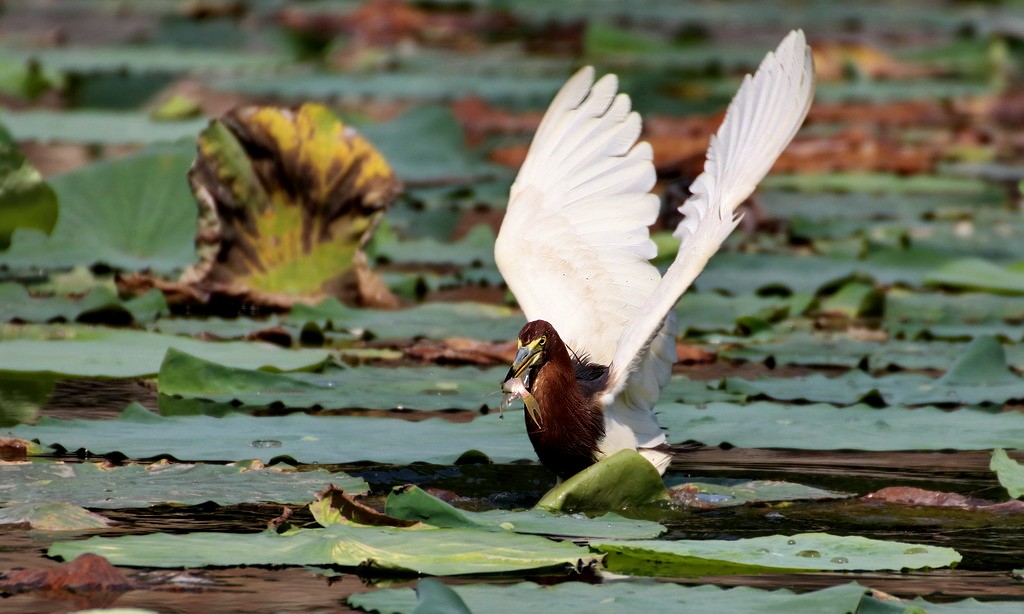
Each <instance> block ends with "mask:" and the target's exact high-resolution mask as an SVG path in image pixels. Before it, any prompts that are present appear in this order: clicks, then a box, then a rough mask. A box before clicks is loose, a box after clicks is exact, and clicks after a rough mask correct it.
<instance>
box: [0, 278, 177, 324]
mask: <svg viewBox="0 0 1024 614" xmlns="http://www.w3.org/2000/svg"><path fill="white" fill-rule="evenodd" d="M168 314H170V309H169V308H168V306H167V300H166V299H165V298H164V295H163V293H162V292H160V291H159V290H156V289H153V290H150V291H149V292H147V293H146V294H144V295H142V296H138V297H135V298H133V299H129V300H121V298H120V297H118V296H117V294H116V293H115V292H114V291H113V290H111V289H109V288H107V287H106V286H95V287H93V288H92V289H91V290H89V292H88V293H87V294H86V295H85V296H83V297H81V298H78V299H74V298H69V297H64V296H47V297H33V296H32V295H30V294H29V292H28V290H27V289H26V288H25V286H22V285H21V284H17V283H13V282H4V283H0V320H3V321H10V320H18V321H21V322H50V321H53V320H64V321H66V322H74V321H78V320H81V321H84V320H88V321H91V322H97V321H105V322H112V323H115V324H127V323H129V322H139V323H141V322H148V321H151V320H154V319H156V318H157V316H162V315H168Z"/></svg>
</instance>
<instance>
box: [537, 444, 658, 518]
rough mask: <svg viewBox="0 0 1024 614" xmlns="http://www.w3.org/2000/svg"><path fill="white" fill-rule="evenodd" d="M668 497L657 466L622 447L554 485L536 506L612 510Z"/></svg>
mask: <svg viewBox="0 0 1024 614" xmlns="http://www.w3.org/2000/svg"><path fill="white" fill-rule="evenodd" d="M668 499H669V494H668V491H667V490H666V488H665V484H664V483H663V482H662V481H661V475H660V474H659V473H658V470H657V469H655V468H654V465H652V464H651V463H650V462H649V461H648V460H647V459H645V458H644V457H643V456H641V455H640V454H639V453H638V452H637V451H636V450H620V451H619V452H616V453H615V454H613V455H611V456H609V457H607V458H605V459H602V460H601V461H600V462H598V463H595V464H593V465H591V466H590V467H587V468H586V469H584V470H583V471H581V472H579V473H577V474H576V475H574V476H572V477H571V478H569V479H568V480H566V481H565V482H562V483H561V484H559V485H558V486H555V487H554V488H553V489H551V490H550V491H549V492H548V493H547V494H545V495H544V496H543V497H542V498H541V500H540V501H538V502H537V507H538V508H540V509H546V510H549V511H560V512H569V513H572V512H583V511H595V512H609V511H622V510H625V509H630V508H634V507H639V506H643V505H647V504H651V503H656V502H661V501H667V500H668Z"/></svg>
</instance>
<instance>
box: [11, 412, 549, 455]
mask: <svg viewBox="0 0 1024 614" xmlns="http://www.w3.org/2000/svg"><path fill="white" fill-rule="evenodd" d="M513 415H515V414H513ZM11 433H12V434H14V435H15V436H17V437H21V438H23V439H39V440H40V441H41V442H43V443H44V444H60V445H61V446H62V447H64V448H65V449H69V450H77V449H79V448H85V449H87V450H89V451H90V452H92V453H94V454H107V453H110V452H115V451H116V452H120V453H122V454H124V455H125V456H128V457H129V458H132V459H145V458H152V457H153V456H155V455H157V454H167V455H170V456H173V457H175V458H177V459H179V460H189V461H225V460H240V459H251V458H256V459H259V460H261V461H263V462H265V463H271V462H273V460H274V459H277V458H292V459H295V460H296V461H300V462H303V463H320V464H327V463H351V462H357V461H363V460H369V461H376V462H381V463H411V462H414V461H426V462H432V463H439V464H452V463H454V462H455V461H456V460H457V459H458V458H459V457H460V456H461V455H462V453H463V452H465V451H466V450H469V449H477V450H481V451H483V452H484V453H486V454H487V455H488V456H489V457H491V459H492V460H494V461H495V462H501V463H505V462H511V461H514V460H519V459H524V458H525V459H533V458H536V455H535V454H534V452H533V448H532V446H531V445H530V440H529V438H528V437H527V436H526V425H525V423H524V421H523V420H522V419H517V420H501V419H499V418H498V416H496V415H493V414H491V415H487V416H481V417H479V418H476V419H475V420H473V421H471V422H466V423H456V422H449V421H447V420H444V419H442V418H430V419H428V420H423V421H420V422H408V421H405V420H399V419H389V418H366V417H361V416H311V415H307V414H290V415H287V416H260V417H255V416H248V415H244V414H229V415H227V416H225V417H223V418H211V417H209V416H172V417H163V416H158V415H156V414H154V413H152V412H150V411H149V410H147V409H145V408H143V407H141V406H140V405H137V404H132V405H129V406H128V407H127V408H126V409H125V411H124V412H123V413H122V414H121V416H119V417H118V418H117V419H115V420H102V421H97V420H55V419H51V418H45V417H44V418H41V419H40V420H39V423H38V424H36V425H35V426H27V425H19V426H16V427H14V428H13V429H11ZM210 433H216V434H217V436H216V437H210ZM458 442H461V443H458Z"/></svg>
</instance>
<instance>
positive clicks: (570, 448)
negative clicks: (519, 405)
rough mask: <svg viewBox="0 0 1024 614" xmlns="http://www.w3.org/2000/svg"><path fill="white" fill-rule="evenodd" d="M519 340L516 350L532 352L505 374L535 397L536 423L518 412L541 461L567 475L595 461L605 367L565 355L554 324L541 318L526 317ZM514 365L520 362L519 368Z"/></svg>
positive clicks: (601, 421)
mask: <svg viewBox="0 0 1024 614" xmlns="http://www.w3.org/2000/svg"><path fill="white" fill-rule="evenodd" d="M538 342H539V344H538ZM519 344H520V347H521V348H522V349H521V350H520V352H521V353H522V352H523V350H525V349H526V348H529V347H531V346H533V347H535V349H536V352H535V353H536V355H537V358H536V359H532V356H533V354H530V355H529V358H527V360H528V361H529V362H530V365H529V366H526V367H523V365H519V364H514V365H513V366H512V368H511V369H509V372H508V375H507V376H506V378H505V379H506V380H508V379H511V378H513V377H520V378H521V379H522V380H523V383H524V384H525V385H526V389H527V390H529V391H530V393H531V394H532V395H533V396H534V398H536V399H537V404H538V405H539V407H540V420H539V424H538V421H537V420H535V419H534V418H533V416H531V415H530V414H529V413H526V412H524V416H525V419H526V430H527V432H528V433H529V435H530V442H531V443H532V444H533V449H534V450H536V452H537V457H538V458H540V461H541V462H542V463H543V464H544V466H545V467H547V468H548V469H550V470H551V471H552V472H553V473H554V474H555V475H557V476H558V477H560V478H562V479H567V478H569V477H570V476H572V475H574V474H576V473H578V472H580V471H582V470H583V469H586V468H587V467H589V466H590V465H592V464H594V463H595V462H596V461H597V457H596V455H597V452H598V443H599V442H600V441H601V439H602V438H603V437H604V413H603V412H602V410H601V407H600V405H599V404H598V402H597V395H598V394H599V392H600V391H601V390H602V388H603V387H604V384H605V381H606V379H607V376H608V368H607V367H605V366H602V365H595V364H593V363H590V362H589V361H587V359H586V357H577V356H575V355H570V351H569V349H568V348H567V347H566V345H565V343H563V342H562V339H561V338H560V337H559V336H558V333H557V332H556V331H555V328H554V327H553V326H551V324H549V323H547V322H545V321H544V320H535V321H533V322H529V323H527V324H526V326H524V327H523V329H522V330H521V331H519ZM517 358H518V357H517ZM531 359H532V360H531ZM517 367H522V368H520V369H518V370H519V373H516V371H517Z"/></svg>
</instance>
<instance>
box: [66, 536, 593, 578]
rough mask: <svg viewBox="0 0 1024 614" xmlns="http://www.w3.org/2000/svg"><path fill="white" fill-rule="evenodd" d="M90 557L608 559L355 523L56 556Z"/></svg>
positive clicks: (530, 541) (164, 561) (139, 542)
mask: <svg viewBox="0 0 1024 614" xmlns="http://www.w3.org/2000/svg"><path fill="white" fill-rule="evenodd" d="M85 552H94V553H103V556H104V557H106V558H107V559H108V560H109V561H110V562H111V563H113V564H115V565H129V566H135V567H163V568H166V567H206V566H239V565H341V566H344V567H372V568H376V569H382V570H389V571H395V572H402V573H422V574H430V575H437V576H446V575H458V574H471V573H501V572H509V571H524V570H529V569H544V568H550V567H560V566H569V565H571V566H576V565H577V564H583V565H586V564H590V563H593V562H595V561H597V560H600V558H601V557H600V555H594V554H591V553H589V552H588V551H587V549H586V548H580V547H578V546H575V545H573V544H571V543H566V542H554V541H551V540H548V539H545V538H543V537H536V536H533V535H517V534H515V533H509V532H506V531H499V532H491V531H478V530H474V529H425V530H424V529H400V528H394V527H363V526H358V525H347V524H335V525H331V526H329V527H327V528H323V529H296V530H293V531H291V532H288V533H284V534H278V533H275V532H272V531H266V532H263V533H256V534H247V535H237V534H232V533H186V534H183V535H169V534H166V533H153V534H150V535H128V536H124V537H113V538H109V537H91V538H89V539H85V540H81V541H67V542H57V543H55V544H54V545H53V546H51V547H50V550H49V555H50V556H59V557H61V558H63V559H65V560H68V559H71V558H74V557H76V556H78V555H79V554H82V553H85Z"/></svg>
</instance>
